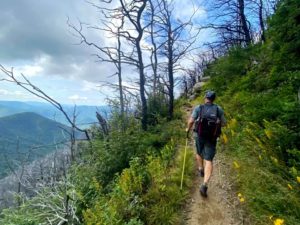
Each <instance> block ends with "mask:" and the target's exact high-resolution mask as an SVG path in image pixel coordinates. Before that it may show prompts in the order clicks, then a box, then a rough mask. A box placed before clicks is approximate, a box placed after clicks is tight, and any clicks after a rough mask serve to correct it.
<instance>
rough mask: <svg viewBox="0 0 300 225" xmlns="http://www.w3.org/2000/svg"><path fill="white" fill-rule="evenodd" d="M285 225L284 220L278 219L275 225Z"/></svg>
mask: <svg viewBox="0 0 300 225" xmlns="http://www.w3.org/2000/svg"><path fill="white" fill-rule="evenodd" d="M283 224H284V220H283V219H276V220H274V225H283Z"/></svg>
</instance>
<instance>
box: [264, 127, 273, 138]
mask: <svg viewBox="0 0 300 225" xmlns="http://www.w3.org/2000/svg"><path fill="white" fill-rule="evenodd" d="M265 134H266V136H267V137H268V138H269V139H271V138H272V135H273V133H272V131H271V130H267V129H265Z"/></svg>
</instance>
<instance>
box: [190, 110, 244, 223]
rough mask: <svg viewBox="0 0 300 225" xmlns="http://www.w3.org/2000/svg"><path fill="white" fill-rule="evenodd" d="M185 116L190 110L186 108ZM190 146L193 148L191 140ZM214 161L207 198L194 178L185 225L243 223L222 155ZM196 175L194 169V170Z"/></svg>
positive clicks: (199, 179)
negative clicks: (202, 194)
mask: <svg viewBox="0 0 300 225" xmlns="http://www.w3.org/2000/svg"><path fill="white" fill-rule="evenodd" d="M186 112H187V115H190V113H191V109H190V108H186ZM190 145H191V146H192V147H193V149H194V148H195V147H194V142H193V141H192V140H191V142H190ZM218 151H219V149H217V154H216V157H215V159H214V171H213V174H212V177H211V180H210V182H209V186H208V192H207V193H208V197H207V198H203V197H202V196H201V195H200V193H199V185H200V184H201V183H202V182H203V177H200V176H198V175H196V176H195V180H194V185H193V190H192V191H191V199H190V200H189V201H188V205H187V207H186V209H185V215H184V220H185V222H184V224H185V225H240V224H248V223H246V221H244V219H243V217H242V215H243V213H242V209H241V205H240V203H239V202H238V201H237V200H236V199H237V196H236V193H233V191H232V190H231V186H232V185H231V184H230V183H229V181H228V179H226V178H228V166H226V165H225V164H224V163H222V162H224V158H223V156H222V153H220V152H218ZM195 173H196V168H195Z"/></svg>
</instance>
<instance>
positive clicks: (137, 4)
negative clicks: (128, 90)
mask: <svg viewBox="0 0 300 225" xmlns="http://www.w3.org/2000/svg"><path fill="white" fill-rule="evenodd" d="M148 1H149V0H131V1H128V0H119V2H120V4H121V12H122V14H123V16H124V20H126V21H125V22H127V23H128V26H132V27H133V29H134V32H130V31H128V30H123V31H122V32H121V35H122V36H123V37H124V38H125V39H126V40H127V41H128V42H129V43H130V44H131V45H132V47H133V48H134V52H135V53H136V56H134V54H131V55H130V56H129V57H128V56H127V57H126V58H128V59H129V61H130V62H133V64H134V65H135V66H136V68H137V70H138V72H139V89H140V99H141V107H142V119H141V123H142V129H143V130H147V123H148V109H147V99H146V90H145V84H146V78H145V71H144V70H145V68H144V59H143V49H142V44H141V42H142V38H143V35H144V30H145V29H146V27H147V26H148V24H146V25H143V23H142V21H143V14H144V12H145V9H146V6H147V3H148Z"/></svg>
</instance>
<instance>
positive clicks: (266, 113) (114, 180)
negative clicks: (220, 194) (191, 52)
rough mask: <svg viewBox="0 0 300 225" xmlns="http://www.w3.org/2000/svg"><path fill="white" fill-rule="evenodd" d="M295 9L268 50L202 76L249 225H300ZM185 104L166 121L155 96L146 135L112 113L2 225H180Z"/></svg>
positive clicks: (221, 63)
mask: <svg viewBox="0 0 300 225" xmlns="http://www.w3.org/2000/svg"><path fill="white" fill-rule="evenodd" d="M299 9H300V2H299V1H298V0H286V1H284V2H283V3H282V4H280V5H279V7H278V12H277V13H276V15H274V16H273V17H272V19H271V20H270V22H269V30H268V33H267V41H266V42H265V43H258V44H256V45H253V46H250V47H247V48H235V49H232V50H231V51H230V52H229V53H228V54H227V55H226V56H224V57H222V58H219V59H217V60H216V61H214V62H213V63H211V64H210V65H209V67H208V69H207V70H206V71H205V75H206V76H211V77H212V78H211V81H210V82H209V83H208V84H207V85H206V87H205V88H206V89H213V90H215V91H216V92H217V94H218V101H217V103H218V104H220V105H221V106H222V107H223V108H224V110H225V112H226V117H227V120H228V125H227V127H226V128H225V129H224V132H223V134H222V137H221V138H220V144H222V145H224V148H225V154H226V156H227V159H228V160H227V161H228V162H230V164H232V176H231V179H232V180H233V182H234V183H235V188H236V195H237V198H240V201H241V203H242V204H243V206H244V210H245V212H246V213H247V215H248V217H250V219H251V221H253V223H252V224H272V223H274V224H281V225H282V224H289V225H290V224H291V225H296V224H299V221H300V201H299V197H300V153H299V149H300V136H299V134H300V123H299V122H300V121H299V113H300V108H299V98H298V92H299V86H300V72H299V69H300V68H299V65H300V55H299V52H300V51H299V49H300V19H299V18H300V14H299V12H300V11H299ZM200 98H202V97H200ZM200 98H199V99H198V100H196V102H199V101H201V100H202V99H201V100H200ZM186 101H187V100H185V99H183V98H182V99H179V100H178V101H177V103H176V104H177V105H176V110H175V112H174V120H171V121H167V119H166V112H167V111H168V110H167V107H166V105H165V104H163V103H164V102H165V99H163V96H155V98H153V99H151V98H149V99H148V107H149V114H148V115H147V116H149V121H151V123H152V124H149V127H148V130H147V131H145V130H142V129H141V128H140V126H139V124H137V119H136V118H135V117H129V118H128V120H126V129H122V126H123V125H124V121H122V120H121V119H122V118H120V116H119V115H116V114H113V115H112V117H111V119H110V121H109V126H110V133H109V134H108V135H107V136H105V135H103V134H101V133H99V135H98V137H97V138H95V139H93V140H92V141H91V142H90V143H88V144H82V146H81V148H80V152H79V153H78V155H79V156H80V157H78V158H77V161H76V162H74V163H73V165H72V167H71V169H70V170H69V171H68V174H66V175H65V177H64V179H63V180H62V181H59V182H57V183H56V184H55V186H49V187H44V188H43V189H40V190H39V191H38V195H36V196H35V197H33V198H32V199H30V200H27V199H25V198H22V196H18V197H19V199H21V200H22V201H21V202H23V203H22V204H20V205H19V206H18V207H15V208H11V209H6V210H4V211H3V212H2V214H1V217H0V224H11V225H12V224H18V225H37V224H58V223H60V224H63V223H65V224H87V225H94V224H95V225H96V224H107V225H108V224H114V225H124V224H127V225H142V224H151V225H167V224H180V216H179V215H180V211H181V210H182V207H183V206H184V204H185V200H186V198H187V196H188V192H189V188H190V187H191V185H192V182H191V181H192V177H193V168H194V167H193V158H192V151H189V152H188V156H187V164H186V176H184V183H183V190H180V189H179V187H180V181H181V166H182V161H183V152H184V151H182V150H183V149H184V147H183V146H184V144H185V142H184V139H185V133H184V127H185V121H182V117H183V116H182V114H181V113H180V107H182V105H183V104H187V103H186ZM180 103H181V104H180ZM157 105H159V107H157Z"/></svg>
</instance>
